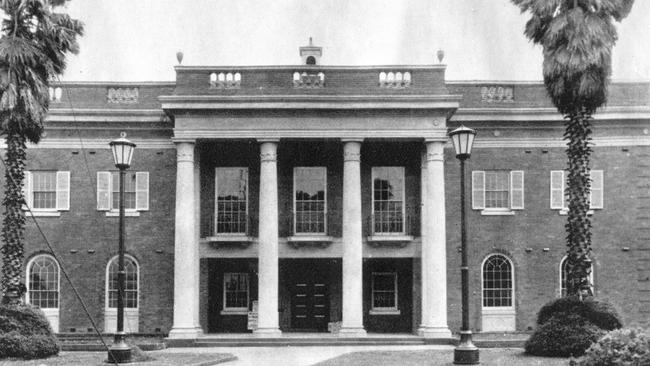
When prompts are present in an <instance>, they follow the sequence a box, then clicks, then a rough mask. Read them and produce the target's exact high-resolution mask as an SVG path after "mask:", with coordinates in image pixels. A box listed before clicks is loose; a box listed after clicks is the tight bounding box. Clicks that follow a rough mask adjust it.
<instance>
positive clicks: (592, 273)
mask: <svg viewBox="0 0 650 366" xmlns="http://www.w3.org/2000/svg"><path fill="white" fill-rule="evenodd" d="M567 258H568V256H567V255H565V256H564V257H562V259H560V268H559V273H558V283H559V286H558V289H559V291H558V293H557V296H558V297H563V292H564V291H566V288H564V287H563V286H562V277H563V275H564V271H563V269H564V268H563V267H564V263H565V262H566V260H567ZM594 267H595V266H594V262H593V261H592V262H591V272H589V283H590V284H591V292H592V293H593V294H594V295H595V294H596V284H595V283H594Z"/></svg>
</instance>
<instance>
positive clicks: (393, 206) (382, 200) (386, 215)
mask: <svg viewBox="0 0 650 366" xmlns="http://www.w3.org/2000/svg"><path fill="white" fill-rule="evenodd" d="M372 207H373V214H372V228H373V233H374V234H404V168H403V167H373V168H372Z"/></svg>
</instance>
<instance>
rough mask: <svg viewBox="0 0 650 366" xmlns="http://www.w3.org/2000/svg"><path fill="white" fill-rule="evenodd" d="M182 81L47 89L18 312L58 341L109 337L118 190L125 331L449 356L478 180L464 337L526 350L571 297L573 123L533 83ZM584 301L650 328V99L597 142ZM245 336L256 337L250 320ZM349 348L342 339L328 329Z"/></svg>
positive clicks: (615, 115) (203, 75) (382, 69)
mask: <svg viewBox="0 0 650 366" xmlns="http://www.w3.org/2000/svg"><path fill="white" fill-rule="evenodd" d="M320 53H321V50H320V48H318V47H314V46H308V47H302V48H301V57H302V61H301V63H300V64H298V65H294V66H260V67H239V66H236V67H235V66H233V67H222V66H214V67H212V66H205V67H204V66H177V67H176V81H175V82H169V83H148V82H143V83H100V82H96V83H95V82H90V83H75V82H66V83H61V84H57V85H54V86H53V88H52V90H51V99H52V103H51V109H50V117H49V119H48V122H47V126H46V127H47V128H46V136H45V137H44V138H43V140H42V142H41V143H40V144H38V145H37V146H30V147H29V150H28V162H27V170H28V171H29V174H28V179H27V185H26V187H25V191H26V195H27V197H28V203H29V204H30V206H31V207H32V212H33V216H35V219H37V221H38V224H39V225H40V227H41V228H42V229H43V231H44V233H45V235H46V236H47V238H48V239H49V241H50V242H51V243H52V245H53V247H54V248H55V251H56V254H57V257H58V259H59V260H58V261H57V260H56V259H55V258H54V257H53V256H52V255H51V254H50V253H49V249H48V248H47V246H46V245H45V242H44V240H43V238H42V237H41V235H40V233H39V232H38V230H37V229H36V226H35V224H34V222H33V221H32V220H31V218H30V219H29V222H28V227H27V233H26V277H27V281H26V282H27V285H28V293H27V301H28V302H30V303H33V304H36V305H39V306H41V308H43V309H44V311H45V312H46V313H47V315H48V317H49V319H50V320H51V322H52V324H53V325H54V326H55V328H56V329H57V330H58V331H59V332H85V331H89V328H90V327H91V325H90V322H89V321H88V320H87V319H86V317H85V316H83V315H82V314H83V312H82V306H81V304H80V303H79V302H78V301H77V300H76V298H75V297H74V294H73V291H72V289H71V288H70V286H69V285H68V284H67V282H65V281H64V280H63V277H62V274H61V265H63V268H64V269H66V270H67V271H68V273H69V275H70V277H71V279H72V281H73V282H74V283H75V285H76V286H77V287H79V288H80V289H81V294H82V295H83V297H84V301H85V304H86V305H87V307H88V309H89V310H90V312H91V314H92V315H93V317H94V318H95V319H96V320H97V322H98V324H99V326H100V328H101V329H103V330H105V331H107V332H110V331H111V330H114V329H115V317H116V312H115V304H116V298H115V296H116V291H115V288H116V286H115V271H116V269H115V267H116V264H115V258H116V254H117V214H116V207H117V203H116V202H117V194H116V192H117V191H118V188H119V187H118V186H117V184H118V182H117V180H116V179H114V175H115V171H116V169H115V167H114V165H113V160H112V156H111V153H110V150H109V146H108V142H109V141H110V140H112V139H115V138H117V137H118V136H119V135H120V132H122V131H124V132H126V133H127V134H128V136H127V137H128V138H129V139H131V140H132V141H134V142H135V143H136V144H137V148H136V152H135V156H134V158H133V165H132V167H131V169H130V170H129V173H128V175H127V181H126V183H125V190H126V192H127V193H126V202H127V219H126V235H127V252H128V260H127V291H126V306H127V312H126V313H127V319H126V321H125V324H126V328H127V331H130V332H141V333H169V336H170V337H171V338H195V337H197V336H199V335H200V334H207V333H237V332H239V333H243V332H249V331H250V330H249V329H248V328H249V325H251V324H249V322H250V320H251V319H249V312H252V311H253V310H255V312H256V313H257V314H258V318H257V321H256V326H255V328H256V329H255V332H256V333H258V334H261V335H269V336H273V335H277V334H279V333H280V332H290V331H309V332H326V331H328V329H330V330H332V329H334V330H335V331H338V332H339V334H341V335H352V336H363V335H364V334H365V333H366V332H387V333H415V334H419V335H421V336H422V337H431V338H445V337H449V336H450V334H451V331H456V330H457V329H458V328H459V325H460V270H459V265H460V255H459V252H458V248H459V245H460V243H459V240H460V238H459V237H460V230H459V198H458V195H459V168H458V166H459V164H458V161H457V160H456V159H455V157H454V152H453V148H452V146H451V144H448V143H446V142H447V133H448V131H449V130H450V129H453V128H455V127H457V126H458V125H460V124H461V123H462V124H464V125H466V126H468V127H472V128H474V129H476V130H477V131H478V136H477V139H476V143H475V148H474V151H473V154H472V157H471V159H470V160H469V161H468V171H471V174H468V177H471V182H468V189H471V190H470V191H471V193H472V194H471V200H470V201H471V202H469V203H470V204H471V207H469V209H468V245H469V248H470V249H469V255H470V258H469V259H470V289H471V299H470V301H471V303H470V305H471V312H470V315H471V323H472V325H473V328H474V329H475V330H476V331H484V332H487V331H521V330H527V329H531V327H533V325H534V319H535V314H536V311H537V310H538V309H539V307H540V306H541V305H542V304H543V303H545V302H547V301H549V300H551V299H553V298H555V297H558V296H561V294H562V270H561V268H562V263H563V258H564V255H565V244H564V243H565V241H564V236H565V232H564V222H565V221H566V216H565V215H566V212H565V209H564V206H565V204H564V199H563V189H564V173H563V169H564V167H565V165H566V164H565V155H564V148H563V146H564V142H563V141H562V134H563V122H562V118H561V116H560V115H558V114H557V113H556V111H555V109H554V108H553V107H552V105H551V104H550V102H549V100H548V99H547V98H546V96H545V91H544V87H543V85H542V84H541V83H530V82H500V81H494V82H493V81H486V82H482V81H479V82H450V81H446V80H445V78H444V72H445V67H444V66H443V65H426V66H362V67H358V66H350V67H347V66H335V67H333V66H322V65H320V64H319V57H320ZM594 125H595V127H594V154H593V164H592V167H593V170H592V178H593V187H592V193H591V197H592V201H591V203H592V208H593V214H592V218H593V222H594V228H593V248H594V252H593V258H592V260H593V283H594V291H595V293H596V295H597V296H598V297H599V298H601V299H604V300H607V301H610V302H612V303H613V304H614V305H615V306H616V307H617V308H618V310H619V311H620V312H621V314H622V315H623V317H624V320H625V323H627V324H631V323H640V322H643V321H645V320H646V319H647V318H648V314H649V312H650V280H649V277H650V246H649V244H648V243H649V241H650V219H649V218H650V183H649V182H650V181H649V180H648V179H649V177H650V173H648V172H649V171H650V170H649V169H650V166H649V165H648V159H649V158H650V136H649V134H648V133H649V129H650V84H649V83H617V82H614V83H612V84H611V85H610V97H609V104H608V105H607V106H606V107H605V108H603V109H602V110H601V111H599V113H598V114H597V116H596V120H595V122H594ZM253 323H255V322H253ZM339 328H340V329H339Z"/></svg>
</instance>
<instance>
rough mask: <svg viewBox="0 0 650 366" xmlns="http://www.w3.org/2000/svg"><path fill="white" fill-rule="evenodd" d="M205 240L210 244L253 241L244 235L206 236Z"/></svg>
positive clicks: (250, 237)
mask: <svg viewBox="0 0 650 366" xmlns="http://www.w3.org/2000/svg"><path fill="white" fill-rule="evenodd" d="M205 240H207V241H209V242H211V243H246V242H251V241H253V237H252V236H248V235H246V234H217V235H215V236H208V237H206V238H205Z"/></svg>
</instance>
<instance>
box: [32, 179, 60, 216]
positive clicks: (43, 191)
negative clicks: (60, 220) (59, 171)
mask: <svg viewBox="0 0 650 366" xmlns="http://www.w3.org/2000/svg"><path fill="white" fill-rule="evenodd" d="M32 194H33V201H32V206H33V209H35V210H56V172H43V171H35V172H32Z"/></svg>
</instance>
